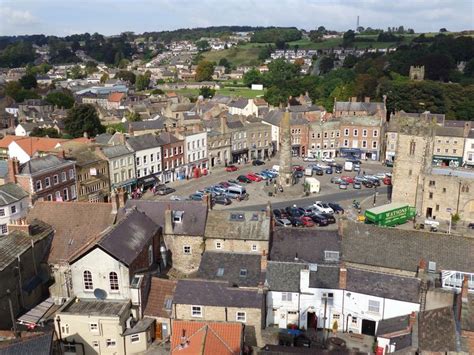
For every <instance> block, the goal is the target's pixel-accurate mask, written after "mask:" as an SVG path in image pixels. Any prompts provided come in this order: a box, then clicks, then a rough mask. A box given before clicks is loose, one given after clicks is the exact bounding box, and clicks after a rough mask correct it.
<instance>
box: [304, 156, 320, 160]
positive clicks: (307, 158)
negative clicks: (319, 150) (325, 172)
mask: <svg viewBox="0 0 474 355" xmlns="http://www.w3.org/2000/svg"><path fill="white" fill-rule="evenodd" d="M303 161H318V159H317V158H316V157H304V158H303Z"/></svg>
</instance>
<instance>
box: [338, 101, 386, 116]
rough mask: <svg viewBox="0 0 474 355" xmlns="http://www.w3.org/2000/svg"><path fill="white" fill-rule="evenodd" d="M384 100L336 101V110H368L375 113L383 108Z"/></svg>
mask: <svg viewBox="0 0 474 355" xmlns="http://www.w3.org/2000/svg"><path fill="white" fill-rule="evenodd" d="M383 109H384V104H383V102H351V101H336V103H335V105H334V110H335V111H349V112H353V111H367V113H369V114H371V115H373V114H375V113H376V112H377V111H378V110H383Z"/></svg>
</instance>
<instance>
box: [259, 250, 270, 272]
mask: <svg viewBox="0 0 474 355" xmlns="http://www.w3.org/2000/svg"><path fill="white" fill-rule="evenodd" d="M267 266H268V258H267V251H266V250H263V251H262V257H261V258H260V269H261V271H265V270H267Z"/></svg>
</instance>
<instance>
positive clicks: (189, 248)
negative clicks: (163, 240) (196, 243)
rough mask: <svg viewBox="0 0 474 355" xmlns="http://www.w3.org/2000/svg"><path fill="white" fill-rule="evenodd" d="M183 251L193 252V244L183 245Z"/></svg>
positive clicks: (186, 252)
mask: <svg viewBox="0 0 474 355" xmlns="http://www.w3.org/2000/svg"><path fill="white" fill-rule="evenodd" d="M183 252H184V254H191V246H190V245H185V246H183Z"/></svg>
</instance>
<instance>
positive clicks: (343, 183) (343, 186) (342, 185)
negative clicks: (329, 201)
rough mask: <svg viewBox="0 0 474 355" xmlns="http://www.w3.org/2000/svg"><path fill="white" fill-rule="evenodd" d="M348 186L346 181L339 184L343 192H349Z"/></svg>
mask: <svg viewBox="0 0 474 355" xmlns="http://www.w3.org/2000/svg"><path fill="white" fill-rule="evenodd" d="M348 185H349V184H348V183H347V182H345V181H344V182H341V183H340V184H339V188H340V189H341V190H347V186H348Z"/></svg>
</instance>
